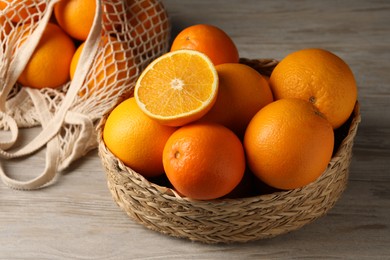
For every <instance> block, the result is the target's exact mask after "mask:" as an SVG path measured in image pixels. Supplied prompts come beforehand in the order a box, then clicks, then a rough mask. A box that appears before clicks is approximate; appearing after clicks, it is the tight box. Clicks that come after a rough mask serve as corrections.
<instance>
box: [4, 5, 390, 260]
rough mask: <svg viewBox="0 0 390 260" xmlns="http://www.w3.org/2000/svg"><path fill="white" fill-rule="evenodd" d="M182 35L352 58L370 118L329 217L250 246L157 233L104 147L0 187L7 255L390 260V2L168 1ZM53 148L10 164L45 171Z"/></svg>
mask: <svg viewBox="0 0 390 260" xmlns="http://www.w3.org/2000/svg"><path fill="white" fill-rule="evenodd" d="M164 4H165V6H166V8H167V10H168V12H169V14H170V17H171V22H172V25H173V31H172V34H173V35H175V34H176V33H177V32H178V31H180V30H181V29H182V28H184V27H186V26H188V25H191V24H196V23H210V24H215V25H217V26H219V27H221V28H223V29H224V30H225V31H226V32H227V33H228V34H229V35H231V36H232V38H233V39H234V41H235V42H236V44H237V46H238V48H239V50H240V55H241V57H249V58H276V59H281V58H283V57H284V56H285V55H286V54H288V53H290V52H292V51H295V50H298V49H301V48H306V47H320V48H325V49H328V50H330V51H333V52H335V53H336V54H337V55H339V56H340V57H342V58H343V59H344V60H345V61H346V62H347V63H348V64H349V65H350V67H351V68H352V70H353V72H354V73H355V76H356V79H357V82H358V86H359V100H360V103H361V112H362V123H361V124H360V127H359V130H358V134H357V137H356V140H355V146H354V154H353V160H352V164H351V168H350V179H349V184H348V188H347V190H346V191H345V193H344V194H343V196H342V198H341V199H340V200H339V202H338V203H337V204H336V206H335V207H334V208H333V209H332V210H331V211H330V212H329V214H328V215H327V216H325V217H323V218H321V219H319V220H317V221H315V222H314V223H312V224H310V225H307V226H305V227H303V228H302V229H300V230H298V231H295V232H292V233H289V234H286V235H282V236H278V237H276V238H273V239H267V240H261V241H257V242H251V243H246V244H229V245H204V244H199V243H192V242H189V241H186V240H182V239H176V238H171V237H167V236H164V235H161V234H159V233H156V232H153V231H149V230H147V229H145V228H144V227H142V226H140V225H138V224H136V223H135V222H133V221H131V220H130V219H129V218H128V217H127V216H126V215H125V213H123V212H122V211H121V210H120V209H119V208H118V207H117V206H116V205H115V203H114V202H113V199H112V198H111V195H110V193H109V191H108V189H107V187H106V181H105V176H104V172H103V169H102V167H101V163H100V160H99V158H98V156H97V152H96V151H92V152H90V153H89V154H88V155H87V156H85V158H83V159H82V160H79V161H77V162H75V163H74V164H73V165H72V166H71V167H70V168H69V169H67V170H66V171H65V172H64V173H63V175H62V176H61V178H60V179H59V181H58V182H57V184H56V185H54V186H51V187H49V188H46V189H43V190H38V191H32V192H31V191H30V192H24V191H16V190H12V189H9V188H7V187H5V185H4V184H2V183H0V259H237V258H240V259H302V258H308V259H321V258H323V259H390V248H389V245H390V218H389V215H390V170H389V169H390V113H389V111H390V73H389V71H390V2H389V1H374V0H354V1H352V0H345V1H336V0H331V1H308V0H306V1H304V0H299V1H287V0H276V1H271V0H267V1H255V0H243V1H233V0H227V1H226V0H214V1H205V0H202V1H179V0H165V1H164ZM43 163H44V152H39V153H38V154H36V155H34V157H33V158H29V159H26V160H16V161H11V162H7V163H6V165H5V169H6V170H7V171H8V172H9V173H10V174H18V176H20V175H21V173H22V174H26V175H27V176H28V175H31V174H33V173H37V172H38V171H39V170H40V169H42V168H43Z"/></svg>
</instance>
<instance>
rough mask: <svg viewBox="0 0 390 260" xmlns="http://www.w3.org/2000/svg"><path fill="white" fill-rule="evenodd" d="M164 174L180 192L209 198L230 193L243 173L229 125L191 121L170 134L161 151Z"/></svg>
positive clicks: (242, 160) (237, 142)
mask: <svg viewBox="0 0 390 260" xmlns="http://www.w3.org/2000/svg"><path fill="white" fill-rule="evenodd" d="M163 165H164V170H165V173H166V175H167V177H168V179H169V181H170V182H171V183H172V185H173V187H174V188H175V189H176V190H177V191H178V192H179V193H180V194H182V195H184V196H186V197H189V198H192V199H197V200H210V199H216V198H219V197H222V196H224V195H226V194H228V193H229V192H231V191H232V190H233V189H234V188H235V187H236V186H237V185H238V184H239V183H240V181H241V179H242V177H243V176H244V172H245V155H244V149H243V146H242V143H241V142H240V140H239V139H238V137H237V136H236V135H235V134H234V133H233V132H232V131H231V130H229V129H228V128H226V127H224V126H222V125H218V124H208V123H193V124H189V125H186V126H183V127H181V128H179V129H178V130H177V131H176V132H174V133H173V134H172V135H171V137H169V139H168V141H167V143H166V144H165V147H164V151H163Z"/></svg>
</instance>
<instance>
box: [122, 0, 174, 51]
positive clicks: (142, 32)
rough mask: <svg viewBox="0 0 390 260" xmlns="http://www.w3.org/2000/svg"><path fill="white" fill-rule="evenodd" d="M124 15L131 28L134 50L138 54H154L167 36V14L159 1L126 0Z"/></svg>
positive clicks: (168, 25)
mask: <svg viewBox="0 0 390 260" xmlns="http://www.w3.org/2000/svg"><path fill="white" fill-rule="evenodd" d="M126 3H127V5H128V8H127V10H126V14H127V16H128V19H129V23H130V25H131V26H132V28H133V29H132V30H131V36H132V37H133V38H134V43H135V46H134V50H135V51H136V52H139V53H145V52H146V53H151V54H153V52H154V54H156V53H159V52H161V51H163V50H159V49H158V48H157V46H161V44H159V43H161V42H164V41H165V38H167V37H168V36H169V27H170V24H169V19H168V14H167V12H166V10H165V8H164V5H163V3H162V2H161V1H156V0H141V1H135V0H127V1H126ZM163 32H165V33H163Z"/></svg>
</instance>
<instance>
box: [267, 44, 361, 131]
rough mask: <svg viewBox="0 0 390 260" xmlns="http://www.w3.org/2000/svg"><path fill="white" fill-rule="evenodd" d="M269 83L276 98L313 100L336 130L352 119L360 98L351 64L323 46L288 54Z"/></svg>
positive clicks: (276, 68)
mask: <svg viewBox="0 0 390 260" xmlns="http://www.w3.org/2000/svg"><path fill="white" fill-rule="evenodd" d="M270 85H271V89H272V91H273V94H274V98H275V99H282V98H301V99H304V100H307V101H310V102H311V103H312V104H314V105H315V106H316V107H317V108H318V109H319V110H320V111H321V113H323V114H324V115H325V117H326V118H327V119H328V120H329V122H330V123H331V124H332V126H333V128H334V129H336V128H338V127H340V126H341V125H342V124H343V123H345V121H346V120H347V119H348V118H349V116H350V115H351V113H352V111H353V109H354V106H355V103H356V99H357V87H356V81H355V78H354V75H353V73H352V71H351V69H350V68H349V66H348V65H347V64H346V63H345V62H344V61H343V60H342V59H341V58H340V57H338V56H336V55H335V54H333V53H331V52H329V51H326V50H322V49H304V50H299V51H296V52H293V53H291V54H289V55H287V56H286V57H285V58H284V59H283V60H282V61H281V62H280V63H279V64H278V65H277V66H276V67H275V69H274V71H273V72H272V74H271V78H270Z"/></svg>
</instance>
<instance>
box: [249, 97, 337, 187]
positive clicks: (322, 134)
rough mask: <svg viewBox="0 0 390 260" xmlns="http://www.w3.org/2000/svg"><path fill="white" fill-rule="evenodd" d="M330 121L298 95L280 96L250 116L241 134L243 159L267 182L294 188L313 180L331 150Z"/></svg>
mask: <svg viewBox="0 0 390 260" xmlns="http://www.w3.org/2000/svg"><path fill="white" fill-rule="evenodd" d="M333 145H334V134H333V129H332V126H331V124H330V123H329V122H328V121H327V120H326V119H325V118H323V116H322V114H321V113H320V112H319V111H318V109H317V108H316V107H314V106H313V105H312V104H310V103H309V102H308V101H305V100H301V99H281V100H277V101H275V102H272V103H271V104H268V105H267V106H265V107H264V108H263V109H261V110H260V111H259V112H257V113H256V115H255V116H254V117H253V119H252V120H251V122H250V123H249V125H248V127H247V130H246V132H245V137H244V147H245V152H246V156H247V163H248V166H249V168H250V169H251V171H252V172H253V173H254V174H255V175H256V176H257V177H258V178H259V179H260V180H261V181H263V182H264V183H266V184H267V185H269V186H271V187H274V188H278V189H284V190H288V189H295V188H300V187H303V186H305V185H307V184H309V183H311V182H313V181H315V180H316V179H317V178H318V177H319V176H320V175H321V174H322V172H324V171H325V169H326V167H327V165H328V163H329V161H330V159H331V157H332V152H333Z"/></svg>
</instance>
